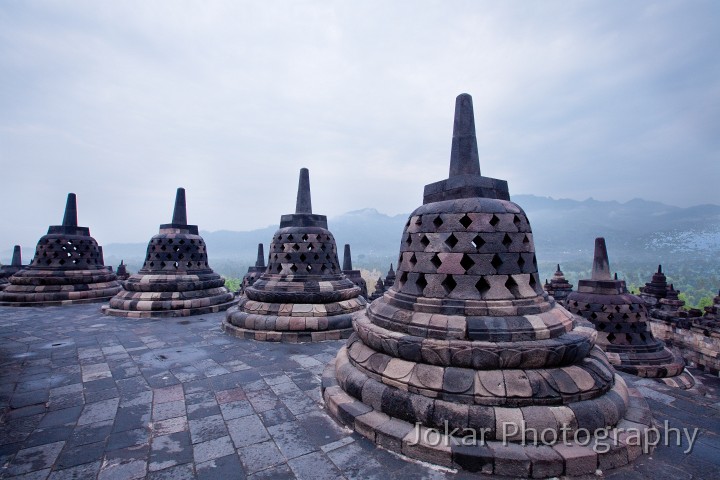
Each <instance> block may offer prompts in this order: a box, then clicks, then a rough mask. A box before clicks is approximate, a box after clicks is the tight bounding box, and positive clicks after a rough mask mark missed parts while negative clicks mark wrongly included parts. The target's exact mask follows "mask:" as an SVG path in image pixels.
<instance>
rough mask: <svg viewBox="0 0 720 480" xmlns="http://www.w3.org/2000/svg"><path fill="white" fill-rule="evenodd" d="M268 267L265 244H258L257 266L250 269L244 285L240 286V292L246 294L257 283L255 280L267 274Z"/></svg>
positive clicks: (244, 279)
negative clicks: (246, 290) (248, 288)
mask: <svg viewBox="0 0 720 480" xmlns="http://www.w3.org/2000/svg"><path fill="white" fill-rule="evenodd" d="M266 268H267V267H266V266H265V253H264V249H263V244H262V243H258V250H257V259H256V260H255V265H253V266H251V267H249V268H248V271H247V273H246V274H245V276H244V277H243V279H242V283H241V284H240V292H241V293H242V292H244V291H245V289H246V288H247V287H251V286H252V285H253V283H255V280H257V279H258V278H260V275H262V274H263V273H265V269H266Z"/></svg>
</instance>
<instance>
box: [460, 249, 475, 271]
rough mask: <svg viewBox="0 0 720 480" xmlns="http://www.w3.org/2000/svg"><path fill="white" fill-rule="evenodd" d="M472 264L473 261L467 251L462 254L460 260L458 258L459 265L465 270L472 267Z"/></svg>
mask: <svg viewBox="0 0 720 480" xmlns="http://www.w3.org/2000/svg"><path fill="white" fill-rule="evenodd" d="M473 265H475V262H474V261H473V259H472V258H470V255H468V254H467V253H466V254H465V255H463V257H462V260H460V266H461V267H463V268H464V269H465V271H466V272H467V271H468V270H470V269H471V268H472V266H473Z"/></svg>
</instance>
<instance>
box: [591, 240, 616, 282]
mask: <svg viewBox="0 0 720 480" xmlns="http://www.w3.org/2000/svg"><path fill="white" fill-rule="evenodd" d="M591 278H592V279H593V280H612V276H611V275H610V261H609V260H608V253H607V247H606V246H605V238H603V237H598V238H596V239H595V256H594V258H593V267H592V276H591Z"/></svg>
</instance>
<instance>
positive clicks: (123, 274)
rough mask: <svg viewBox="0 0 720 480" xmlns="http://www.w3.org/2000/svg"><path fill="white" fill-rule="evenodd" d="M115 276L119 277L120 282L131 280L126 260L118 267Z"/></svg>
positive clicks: (121, 261)
mask: <svg viewBox="0 0 720 480" xmlns="http://www.w3.org/2000/svg"><path fill="white" fill-rule="evenodd" d="M115 275H117V278H118V280H127V279H128V278H130V274H129V273H128V271H127V265H125V261H124V260H120V265H118V268H117V271H116V272H115Z"/></svg>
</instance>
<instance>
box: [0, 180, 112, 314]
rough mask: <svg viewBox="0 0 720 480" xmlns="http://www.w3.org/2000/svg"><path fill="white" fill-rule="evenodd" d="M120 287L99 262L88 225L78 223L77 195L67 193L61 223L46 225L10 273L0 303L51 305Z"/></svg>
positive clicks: (102, 296)
mask: <svg viewBox="0 0 720 480" xmlns="http://www.w3.org/2000/svg"><path fill="white" fill-rule="evenodd" d="M119 290H120V284H119V283H118V281H117V279H116V277H115V274H114V273H113V272H111V271H109V270H108V269H107V267H105V265H104V263H103V259H102V250H101V247H100V246H99V245H98V243H97V241H96V240H95V239H94V238H93V237H91V236H90V229H89V228H88V227H79V226H78V221H77V199H76V196H75V194H74V193H69V194H68V196H67V202H66V204H65V215H64V217H63V222H62V225H53V226H51V227H50V228H48V233H47V235H45V236H43V237H42V238H40V240H39V241H38V244H37V247H36V249H35V255H34V257H33V259H32V262H30V264H29V265H28V266H27V267H25V268H23V269H21V270H20V271H18V272H16V273H15V274H14V275H12V277H10V285H8V286H6V287H5V289H4V290H3V291H2V292H0V306H18V307H33V306H53V305H69V304H74V303H91V302H102V301H106V300H107V299H108V298H110V297H112V296H113V295H115V294H116V293H117V292H118V291H119Z"/></svg>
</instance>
